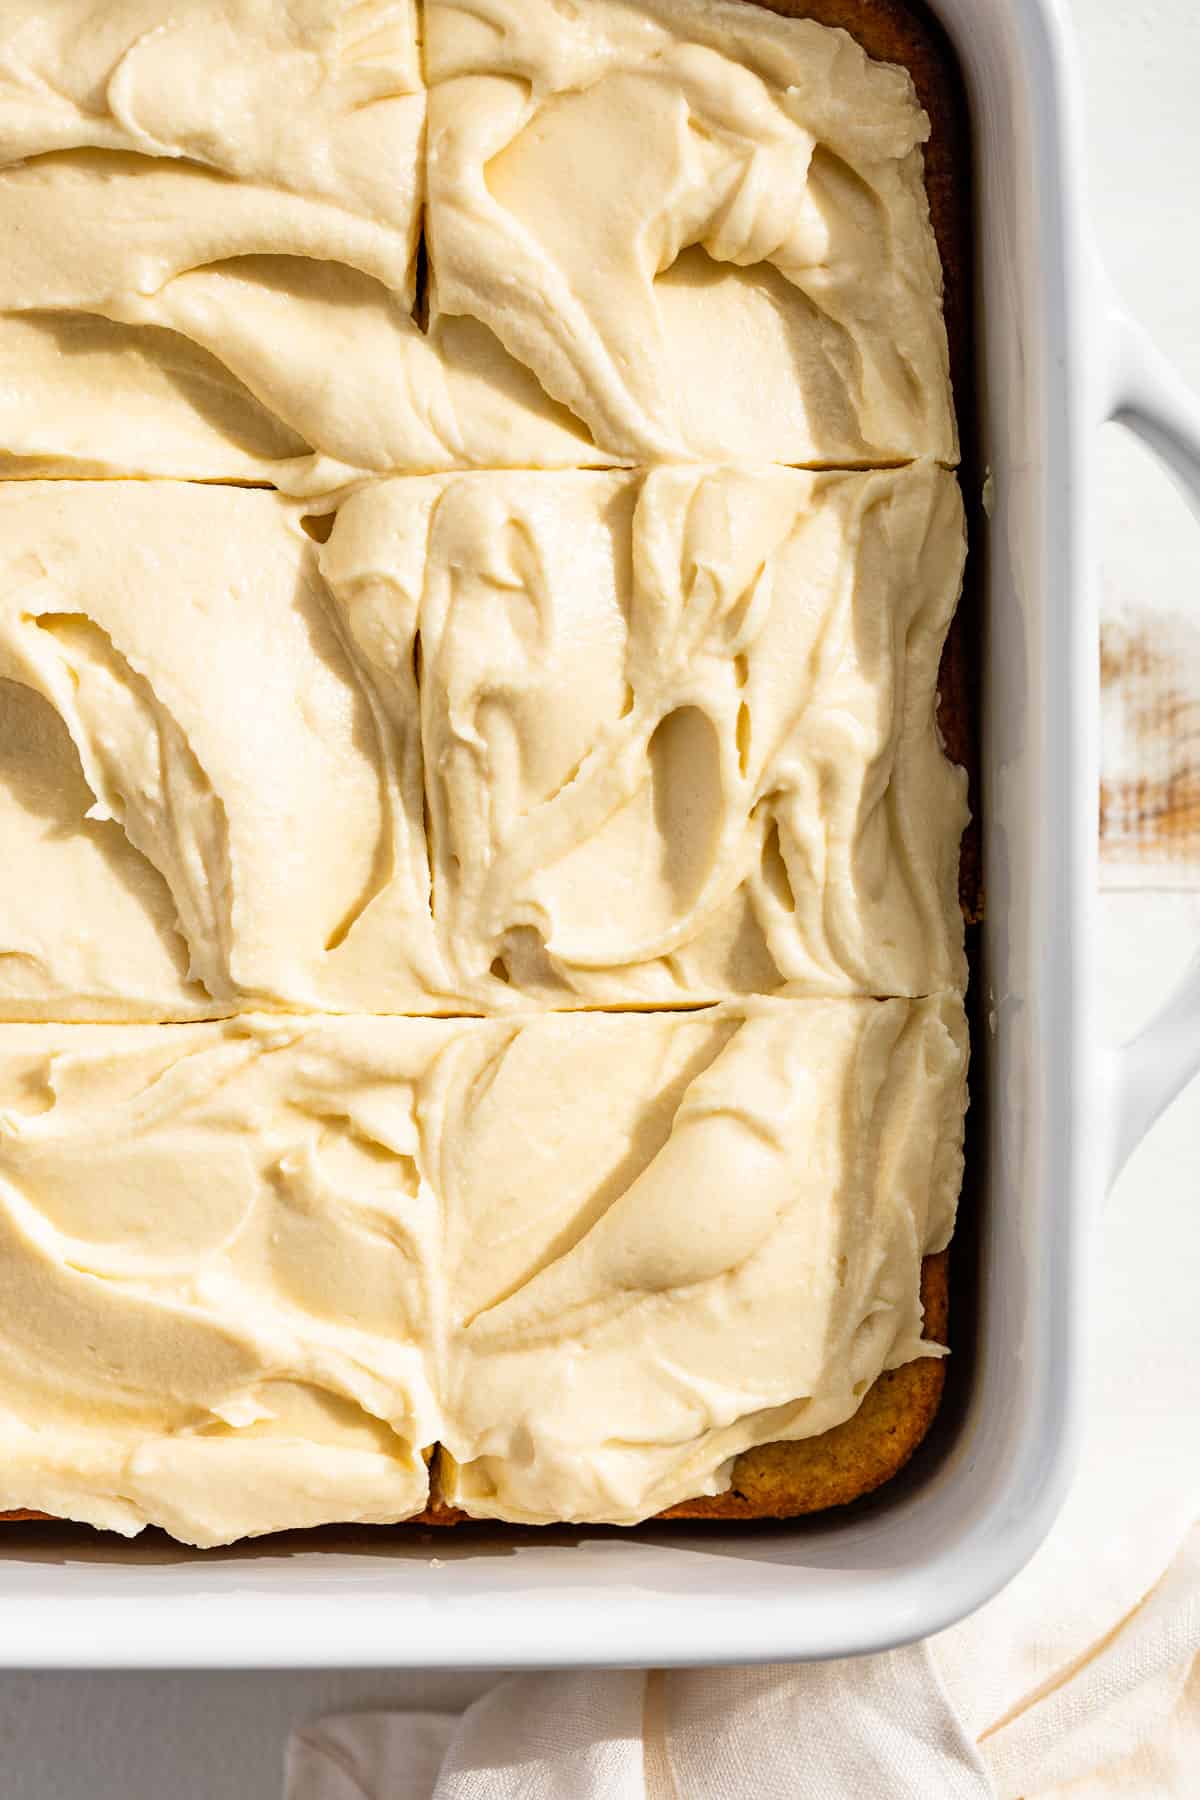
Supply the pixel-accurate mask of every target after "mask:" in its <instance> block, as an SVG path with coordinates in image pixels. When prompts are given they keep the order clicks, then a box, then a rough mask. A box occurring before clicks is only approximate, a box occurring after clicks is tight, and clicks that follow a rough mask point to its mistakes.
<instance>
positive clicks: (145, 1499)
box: [0, 996, 965, 1544]
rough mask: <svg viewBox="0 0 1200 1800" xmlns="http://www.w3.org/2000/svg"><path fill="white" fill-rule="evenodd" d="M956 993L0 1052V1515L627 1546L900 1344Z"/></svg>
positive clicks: (933, 1245)
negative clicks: (449, 1507)
mask: <svg viewBox="0 0 1200 1800" xmlns="http://www.w3.org/2000/svg"><path fill="white" fill-rule="evenodd" d="M964 1046H965V1038H964V1025H963V1020H962V1010H961V1004H960V1002H959V1001H958V1000H957V998H954V997H950V996H943V997H940V998H936V999H931V1000H922V1001H903V1000H892V1001H886V1002H875V1001H866V1000H863V1001H852V1002H840V1001H839V1002H831V1001H807V1002H787V1003H780V1002H772V1001H758V1002H752V1003H750V1004H749V1006H748V1007H742V1008H740V1009H738V1008H734V1009H717V1010H714V1011H710V1012H700V1013H695V1014H676V1015H659V1016H657V1017H654V1018H645V1017H638V1016H633V1015H603V1014H590V1015H574V1016H562V1015H557V1016H545V1017H542V1018H539V1019H536V1020H533V1021H530V1022H527V1023H525V1024H523V1025H521V1026H519V1027H517V1026H513V1025H511V1024H506V1023H504V1022H501V1021H482V1020H474V1021H468V1020H453V1021H451V1020H442V1021H438V1020H415V1019H378V1018H377V1019H364V1018H356V1019H340V1020H338V1019H307V1020H303V1021H300V1020H281V1019H278V1018H274V1019H270V1018H263V1017H259V1018H254V1017H244V1018H240V1019H237V1020H229V1021H225V1022H221V1023H213V1024H200V1025H181V1026H177V1027H175V1028H173V1029H171V1030H164V1029H163V1028H161V1027H146V1026H125V1027H114V1026H93V1025H81V1026H70V1025H5V1026H3V1027H0V1294H2V1296H3V1305H2V1306H0V1507H6V1506H7V1507H13V1506H30V1507H35V1508H42V1509H44V1510H47V1511H50V1512H53V1513H56V1514H59V1515H61V1516H64V1517H69V1518H75V1519H83V1520H86V1521H89V1522H91V1523H93V1524H97V1525H101V1526H106V1527H109V1528H111V1529H114V1530H117V1531H122V1532H126V1533H129V1532H134V1531H136V1530H138V1529H139V1528H140V1527H141V1526H142V1525H144V1524H147V1523H154V1524H159V1525H163V1526H165V1527H166V1529H167V1530H169V1531H171V1532H172V1533H174V1534H175V1535H176V1536H177V1537H180V1538H183V1539H185V1540H186V1541H188V1542H191V1543H197V1544H211V1543H220V1542H225V1541H228V1540H230V1539H232V1538H235V1537H238V1536H243V1535H247V1534H252V1533H255V1532H262V1531H268V1530H275V1529H280V1528H284V1527H289V1526H298V1525H311V1524H317V1523H320V1522H322V1521H325V1520H376V1521H384V1520H389V1519H397V1518H403V1517H406V1516H409V1515H410V1514H412V1513H413V1512H415V1511H417V1510H419V1508H420V1507H421V1506H422V1504H423V1503H424V1499H425V1496H426V1493H427V1476H426V1469H425V1462H424V1458H423V1456H422V1454H421V1453H422V1451H423V1450H425V1449H427V1448H428V1446H430V1445H432V1444H433V1443H434V1442H435V1441H436V1440H440V1441H441V1442H442V1443H444V1444H445V1445H446V1446H447V1447H448V1450H449V1451H450V1452H451V1453H452V1461H451V1464H450V1477H449V1492H450V1494H451V1496H452V1497H453V1498H454V1499H455V1500H456V1501H457V1502H458V1503H459V1504H461V1505H462V1506H464V1507H465V1508H466V1509H467V1510H468V1511H470V1512H472V1513H475V1514H477V1515H479V1516H483V1517H502V1518H521V1519H537V1520H549V1519H572V1518H575V1519H612V1520H618V1521H625V1522H628V1521H632V1520H634V1519H636V1518H641V1517H644V1516H646V1515H647V1514H648V1513H650V1512H653V1511H655V1510H657V1509H658V1508H660V1507H663V1506H666V1505H668V1504H670V1503H671V1502H672V1501H674V1500H677V1499H680V1498H683V1497H686V1496H690V1495H693V1494H697V1493H708V1492H715V1491H718V1490H719V1489H720V1487H721V1486H723V1485H724V1484H726V1483H727V1481H728V1476H729V1469H730V1464H731V1460H732V1458H733V1456H734V1455H735V1454H736V1453H737V1451H738V1450H739V1449H741V1448H743V1447H746V1446H748V1445H751V1444H755V1443H760V1442H764V1441H767V1440H768V1439H775V1438H779V1437H787V1436H806V1435H810V1434H812V1433H816V1432H819V1431H821V1430H823V1429H825V1428H826V1427H827V1426H829V1425H832V1424H834V1423H836V1422H837V1421H838V1420H840V1419H842V1418H845V1417H847V1416H849V1414H850V1413H852V1412H853V1411H854V1409H855V1407H856V1406H857V1403H858V1399H859V1397H860V1396H861V1394H862V1393H863V1392H864V1391H865V1389H866V1387H867V1386H868V1385H869V1384H870V1382H871V1381H872V1380H874V1378H875V1377H876V1375H878V1374H879V1372H880V1371H881V1370H882V1369H884V1368H888V1367H894V1366H896V1365H898V1364H900V1363H902V1362H905V1361H907V1360H909V1359H910V1358H912V1357H914V1356H917V1355H922V1354H931V1353H935V1352H933V1351H932V1350H931V1347H930V1346H929V1345H928V1344H922V1342H921V1312H920V1305H919V1301H918V1297H917V1288H918V1274H919V1263H920V1258H921V1256H922V1254H923V1253H924V1252H926V1251H930V1250H934V1249H937V1248H939V1247H940V1246H941V1245H942V1244H944V1243H945V1241H946V1239H947V1237H948V1236H949V1232H950V1229H951V1225H952V1221H953V1213H954V1204H955V1197H956V1194H957V1189H958V1179H959V1168H960V1148H959V1146H960V1139H961V1125H962V1108H963V1101H964V1085H963V1083H964V1065H965V1048H964Z"/></svg>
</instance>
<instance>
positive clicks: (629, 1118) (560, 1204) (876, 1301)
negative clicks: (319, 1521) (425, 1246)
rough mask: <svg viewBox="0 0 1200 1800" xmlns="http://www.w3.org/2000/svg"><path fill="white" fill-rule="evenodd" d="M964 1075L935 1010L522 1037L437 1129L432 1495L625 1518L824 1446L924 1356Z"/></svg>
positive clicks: (950, 1201)
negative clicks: (436, 1398) (444, 1334)
mask: <svg viewBox="0 0 1200 1800" xmlns="http://www.w3.org/2000/svg"><path fill="white" fill-rule="evenodd" d="M480 1042H481V1040H480V1039H479V1038H478V1037H466V1038H464V1039H462V1040H460V1041H459V1043H458V1044H457V1045H456V1050H455V1054H456V1055H457V1056H459V1057H461V1056H465V1055H471V1054H476V1055H477V1054H478V1050H479V1045H480ZM648 1058H651V1059H653V1060H652V1061H651V1062H650V1064H649V1065H648V1064H647V1059H648ZM655 1063H657V1066H655ZM965 1072H966V1030H965V1023H964V1020H963V1015H962V1006H961V1002H960V1001H959V1000H958V998H957V997H956V996H952V995H940V996H936V997H934V998H931V999H926V1000H916V1001H905V1000H888V1001H874V1000H811V1001H791V1002H771V1001H759V1002H751V1003H747V1004H745V1005H744V1006H743V1007H728V1008H720V1009H718V1010H717V1011H715V1012H702V1013H697V1014H694V1015H690V1016H685V1015H676V1016H674V1017H664V1016H659V1017H657V1018H654V1019H644V1018H643V1019H639V1018H636V1017H633V1016H629V1015H625V1016H619V1017H618V1016H611V1015H610V1016H603V1015H589V1016H587V1017H583V1018H575V1019H563V1018H546V1019H541V1020H538V1021H536V1022H533V1023H531V1024H529V1025H527V1026H525V1027H524V1028H523V1030H522V1031H521V1032H520V1033H519V1034H518V1035H517V1036H516V1037H515V1038H514V1039H512V1040H511V1041H510V1042H509V1043H508V1044H507V1045H506V1046H505V1048H504V1051H503V1055H502V1057H501V1058H497V1059H493V1060H492V1061H491V1062H490V1063H489V1065H488V1069H487V1087H486V1091H485V1092H483V1093H481V1092H480V1086H481V1084H480V1083H478V1082H476V1083H475V1084H473V1085H472V1087H470V1088H469V1089H468V1090H467V1092H468V1093H470V1095H471V1097H472V1102H473V1103H472V1105H471V1106H470V1109H469V1110H464V1111H463V1112H461V1113H457V1114H454V1115H449V1116H448V1123H449V1122H452V1124H453V1131H452V1133H450V1134H449V1135H448V1136H447V1138H446V1141H445V1149H444V1161H443V1182H444V1190H443V1202H444V1207H445V1212H446V1218H447V1227H446V1233H445V1240H444V1241H445V1252H444V1254H445V1257H446V1281H447V1286H448V1294H449V1300H448V1312H449V1320H448V1326H447V1330H448V1341H449V1352H448V1356H447V1367H448V1370H449V1374H448V1376H447V1378H446V1383H447V1384H446V1387H445V1389H444V1393H443V1401H442V1404H443V1410H444V1420H443V1425H442V1432H441V1437H442V1445H443V1451H442V1458H441V1464H440V1491H441V1493H442V1495H443V1496H444V1498H445V1500H446V1501H447V1502H449V1503H450V1504H451V1505H454V1506H457V1507H459V1508H461V1509H462V1510H463V1511H464V1512H465V1513H466V1514H468V1515H469V1516H472V1517H476V1518H498V1519H507V1520H511V1521H517V1522H526V1523H535V1524H536V1523H544V1522H546V1521H548V1520H554V1519H564V1520H576V1521H607V1522H610V1523H614V1524H626V1525H628V1524H633V1523H636V1522H637V1521H639V1520H641V1519H644V1518H646V1517H647V1516H648V1515H650V1514H652V1513H658V1512H660V1511H662V1510H663V1509H665V1508H668V1507H671V1506H673V1505H676V1504H678V1503H680V1502H692V1501H694V1500H695V1499H696V1498H697V1497H701V1498H702V1497H703V1496H706V1495H707V1496H722V1497H724V1496H725V1495H726V1494H727V1491H728V1490H729V1488H730V1486H731V1483H734V1484H736V1479H737V1478H736V1473H735V1459H736V1458H737V1457H738V1456H739V1455H740V1454H741V1453H742V1452H744V1451H747V1450H749V1449H751V1448H752V1447H753V1446H757V1445H766V1444H776V1443H780V1442H781V1441H783V1442H784V1444H785V1445H786V1440H789V1439H804V1440H808V1439H818V1438H820V1437H821V1436H822V1435H823V1434H825V1433H827V1432H828V1431H830V1430H831V1429H832V1428H834V1427H838V1426H840V1425H842V1424H843V1423H844V1422H845V1421H846V1420H848V1419H850V1418H852V1417H853V1415H854V1414H855V1413H856V1412H857V1410H858V1408H859V1405H860V1403H861V1401H862V1400H863V1397H864V1395H866V1394H867V1393H868V1391H869V1390H870V1389H871V1388H872V1385H873V1384H874V1383H875V1382H876V1380H877V1378H878V1377H879V1376H880V1375H881V1373H882V1372H883V1371H885V1370H889V1369H896V1368H898V1367H900V1366H901V1365H904V1364H907V1363H909V1362H910V1361H912V1360H913V1359H915V1358H921V1357H925V1356H929V1355H931V1354H937V1352H936V1350H935V1349H934V1348H933V1347H931V1346H930V1345H929V1344H928V1343H927V1342H925V1341H924V1340H923V1334H922V1326H923V1320H922V1307H921V1301H920V1297H919V1296H920V1279H921V1265H922V1258H923V1257H925V1256H926V1255H928V1254H930V1253H936V1252H937V1251H939V1250H941V1249H942V1248H943V1247H944V1246H945V1244H946V1242H947V1241H948V1239H949V1236H950V1232H951V1230H952V1227H953V1222H954V1211H955V1205H956V1202H957V1198H958V1190H959V1185H960V1181H961V1175H962V1150H961V1146H962V1123H963V1108H964V1104H965V1095H966V1090H965ZM477 1096H478V1097H477ZM514 1138H519V1139H520V1141H521V1142H522V1143H523V1144H525V1145H526V1147H527V1148H526V1151H525V1155H524V1157H523V1159H522V1161H521V1164H520V1167H519V1169H518V1168H517V1167H513V1168H512V1172H511V1175H510V1174H509V1164H508V1161H507V1158H506V1157H505V1156H504V1155H503V1152H502V1151H501V1146H502V1145H506V1144H508V1143H511V1142H512V1141H513V1139H514ZM774 1455H775V1457H776V1467H777V1468H779V1467H781V1468H782V1469H784V1470H786V1469H787V1467H788V1453H787V1451H786V1447H785V1448H784V1449H783V1450H781V1451H777V1452H775V1453H774ZM811 1460H812V1459H810V1462H811ZM747 1479H753V1477H752V1475H751V1474H750V1473H749V1472H747ZM862 1485H870V1483H869V1482H866V1483H863V1484H862ZM839 1497H842V1498H845V1497H847V1495H846V1494H845V1492H843V1494H842V1495H841V1496H839ZM772 1499H773V1504H771V1503H770V1501H768V1503H767V1504H765V1505H764V1504H761V1503H760V1505H759V1507H758V1508H757V1509H753V1510H757V1511H759V1512H760V1513H770V1512H772V1511H775V1512H778V1511H787V1510H789V1508H788V1506H787V1505H786V1504H785V1503H783V1502H785V1501H786V1492H785V1494H784V1495H780V1493H779V1492H778V1490H777V1491H776V1493H775V1494H774V1496H772ZM794 1499H795V1504H793V1506H792V1507H791V1508H790V1510H793V1511H798V1510H803V1504H802V1503H803V1494H802V1493H801V1494H798V1495H796V1496H794Z"/></svg>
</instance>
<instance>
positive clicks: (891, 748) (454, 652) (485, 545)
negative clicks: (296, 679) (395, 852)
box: [321, 464, 966, 1010]
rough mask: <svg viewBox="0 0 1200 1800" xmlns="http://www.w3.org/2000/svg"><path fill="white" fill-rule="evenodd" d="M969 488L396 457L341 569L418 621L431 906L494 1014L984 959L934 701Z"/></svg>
mask: <svg viewBox="0 0 1200 1800" xmlns="http://www.w3.org/2000/svg"><path fill="white" fill-rule="evenodd" d="M963 548H964V541H963V525H962V509H961V502H960V499H959V495H958V488H957V485H956V483H955V481H954V478H953V476H952V475H950V474H949V473H947V472H946V471H945V470H943V469H941V468H939V467H937V466H936V465H933V464H921V465H914V466H912V467H910V468H907V469H903V470H889V471H881V472H878V473H873V474H870V475H860V474H849V475H846V474H839V475H827V474H817V475H814V474H808V473H804V472H800V471H795V470H785V469H773V470H764V469H758V470H754V471H743V470H740V469H736V468H725V469H696V468H686V467H680V468H675V469H669V468H660V469H655V470H652V471H650V472H649V473H648V474H646V475H629V474H623V473H613V474H548V473H547V474H537V475H533V474H523V475H521V474H509V475H501V474H495V475H487V476H485V475H482V474H481V475H465V476H461V477H458V478H455V479H452V480H449V481H445V482H441V481H428V482H394V483H390V484H386V483H385V484H382V485H377V486H375V487H373V488H371V489H370V490H363V491H362V492H361V493H359V494H356V495H355V496H353V497H352V499H351V500H350V501H349V502H348V503H347V504H346V505H345V507H344V508H343V509H342V512H341V514H340V516H339V518H338V522H337V525H336V527H335V529H334V532H333V535H332V537H331V538H330V541H329V543H328V544H327V545H326V546H325V548H324V550H323V551H322V556H321V563H322V568H323V570H324V572H325V575H326V578H327V580H328V581H329V583H330V585H331V587H332V589H333V591H334V592H335V593H337V594H338V595H339V597H340V600H341V603H342V605H343V608H344V611H345V614H346V617H347V618H348V620H349V621H350V624H349V630H350V633H351V635H352V637H353V639H354V641H355V643H356V645H357V647H358V649H359V652H360V654H361V655H362V656H363V658H364V659H365V660H366V661H367V662H368V663H370V665H371V667H372V669H373V670H374V671H375V675H374V678H375V679H376V680H377V681H382V682H386V680H387V671H388V670H389V669H407V667H408V662H409V655H410V643H409V639H408V638H407V637H402V638H399V639H398V638H397V637H396V635H395V632H394V622H395V620H396V619H397V617H399V616H401V615H403V616H404V617H407V618H411V619H413V620H414V621H415V622H416V623H417V625H418V627H419V632H420V668H421V680H420V687H421V718H422V744H423V755H424V766H425V783H426V794H427V815H428V823H429V840H430V852H431V861H432V869H433V896H434V913H435V919H436V927H437V933H438V940H439V944H440V946H441V950H442V954H443V957H444V959H445V966H446V970H447V977H446V978H447V979H448V980H449V981H450V983H451V985H452V986H453V987H454V989H455V990H456V991H457V992H459V993H460V994H463V995H467V996H471V997H473V998H474V1000H475V1001H476V1003H478V1004H482V1005H484V1006H485V1007H486V1009H487V1010H497V1009H501V1008H503V1007H504V1006H506V1005H511V1004H513V1003H520V1002H521V1001H522V1000H527V999H529V998H533V999H535V1000H537V1001H539V1002H541V1003H543V1004H554V1005H569V1004H593V1005H648V1004H663V1003H668V1004H670V1003H678V1002H679V1001H687V1000H713V999H720V998H721V997H722V996H724V995H727V994H730V993H747V992H763V991H775V990H779V989H787V991H790V992H796V993H801V992H806V993H830V994H832V993H846V994H854V993H866V994H921V993H928V992H932V991H933V990H935V989H937V988H940V987H946V986H955V985H959V984H960V983H961V982H962V981H963V979H964V974H965V970H964V964H963V954H962V925H961V919H960V915H959V910H958V895H957V861H958V842H959V837H960V835H961V832H962V827H963V824H964V821H965V817H966V805H965V779H964V777H963V774H962V771H961V770H959V769H957V768H955V767H953V766H952V765H951V764H950V763H949V762H948V761H947V759H946V757H945V755H944V754H943V752H942V749H941V745H940V742H939V739H938V735H937V729H936V724H935V718H934V707H935V689H936V682H937V671H938V665H939V661H940V657H941V650H942V643H943V640H944V637H945V633H946V628H947V625H948V623H949V620H950V616H951V614H952V612H953V610H954V606H955V603H956V601H957V598H958V592H959V586H960V581H961V576H962V561H963Z"/></svg>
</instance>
